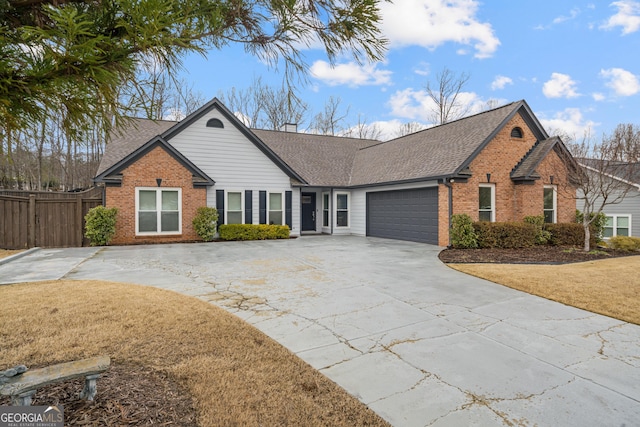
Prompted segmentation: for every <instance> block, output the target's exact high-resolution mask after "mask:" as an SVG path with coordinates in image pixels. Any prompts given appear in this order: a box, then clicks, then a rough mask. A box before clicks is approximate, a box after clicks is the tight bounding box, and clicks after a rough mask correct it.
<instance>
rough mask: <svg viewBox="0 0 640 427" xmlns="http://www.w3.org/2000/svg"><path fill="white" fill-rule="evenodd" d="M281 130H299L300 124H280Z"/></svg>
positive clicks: (294, 131)
mask: <svg viewBox="0 0 640 427" xmlns="http://www.w3.org/2000/svg"><path fill="white" fill-rule="evenodd" d="M280 132H293V133H296V132H298V125H297V124H295V123H285V124H283V125H282V126H280Z"/></svg>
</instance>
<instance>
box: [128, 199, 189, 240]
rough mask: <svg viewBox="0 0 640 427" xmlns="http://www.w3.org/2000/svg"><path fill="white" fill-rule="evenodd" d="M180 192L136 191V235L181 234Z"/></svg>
mask: <svg viewBox="0 0 640 427" xmlns="http://www.w3.org/2000/svg"><path fill="white" fill-rule="evenodd" d="M181 206H182V190H180V189H179V188H177V189H169V188H167V189H165V188H163V189H156V188H138V189H137V191H136V234H147V235H148V234H179V233H181V232H182V227H181V226H182V220H181V216H182V212H181Z"/></svg>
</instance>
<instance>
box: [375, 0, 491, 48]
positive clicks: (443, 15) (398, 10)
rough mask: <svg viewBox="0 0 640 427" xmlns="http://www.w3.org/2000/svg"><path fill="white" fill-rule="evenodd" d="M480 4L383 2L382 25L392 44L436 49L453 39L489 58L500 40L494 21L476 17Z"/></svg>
mask: <svg viewBox="0 0 640 427" xmlns="http://www.w3.org/2000/svg"><path fill="white" fill-rule="evenodd" d="M478 6H479V2H478V1H476V0H395V1H394V2H393V3H391V2H382V3H381V4H380V10H381V12H382V26H381V27H382V31H383V33H384V34H385V36H386V37H387V38H388V39H389V42H390V45H391V47H394V46H408V45H415V46H422V47H426V48H428V49H431V50H433V49H435V48H437V47H438V46H440V45H442V44H444V43H447V42H454V43H459V44H462V45H465V46H471V47H473V49H475V55H474V56H475V57H476V58H488V57H491V56H492V55H493V54H494V52H495V51H496V49H498V46H499V45H500V40H499V39H498V38H497V37H496V35H495V34H494V31H493V28H492V27H491V24H489V23H486V22H480V21H479V20H478V18H477V17H476V14H477V12H478ZM461 52H465V53H466V50H462V51H459V52H458V53H461Z"/></svg>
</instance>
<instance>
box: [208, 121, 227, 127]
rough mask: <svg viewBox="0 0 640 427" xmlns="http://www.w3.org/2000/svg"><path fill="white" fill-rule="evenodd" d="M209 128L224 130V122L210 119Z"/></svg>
mask: <svg viewBox="0 0 640 427" xmlns="http://www.w3.org/2000/svg"><path fill="white" fill-rule="evenodd" d="M207 127H208V128H220V129H223V128H224V124H222V121H221V120H220V119H209V121H208V122H207Z"/></svg>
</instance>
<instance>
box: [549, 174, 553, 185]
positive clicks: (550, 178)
mask: <svg viewBox="0 0 640 427" xmlns="http://www.w3.org/2000/svg"><path fill="white" fill-rule="evenodd" d="M549 181H551V183H552V184H553V175H549Z"/></svg>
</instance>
